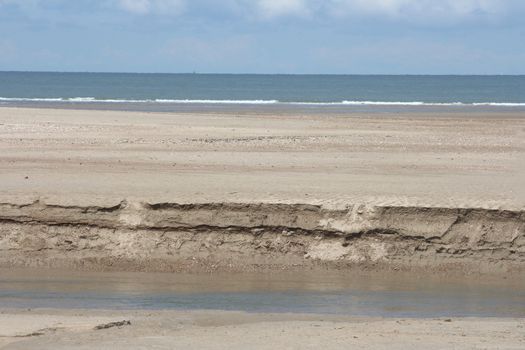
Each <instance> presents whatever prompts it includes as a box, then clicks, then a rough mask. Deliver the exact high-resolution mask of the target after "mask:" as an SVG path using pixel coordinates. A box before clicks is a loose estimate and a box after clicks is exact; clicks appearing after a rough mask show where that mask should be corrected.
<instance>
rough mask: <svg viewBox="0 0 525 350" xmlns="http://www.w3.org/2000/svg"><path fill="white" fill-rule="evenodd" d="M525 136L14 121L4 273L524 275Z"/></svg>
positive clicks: (451, 129) (28, 113)
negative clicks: (366, 270)
mask: <svg viewBox="0 0 525 350" xmlns="http://www.w3.org/2000/svg"><path fill="white" fill-rule="evenodd" d="M524 125H525V122H524V119H523V116H522V115H521V114H519V113H515V114H513V113H504V114H500V115H496V114H483V113H480V114H475V113H474V114H473V113H470V114H466V115H463V114H458V113H443V114H428V115H419V114H407V115H397V114H389V115H366V116H362V115H357V114H351V113H349V114H347V115H340V116H338V115H335V116H334V115H329V116H327V115H319V116H316V115H306V116H302V115H290V114H289V113H285V114H283V115H254V114H253V113H251V114H246V115H239V114H238V113H230V114H224V115H217V114H213V113H202V114H169V113H140V112H123V111H121V112H116V111H85V110H55V109H23V108H20V109H18V108H2V109H0V150H1V152H0V168H1V169H2V171H1V172H0V198H1V200H0V203H1V204H0V205H1V206H2V211H1V219H2V225H1V227H0V230H2V239H1V240H0V242H1V243H2V245H1V246H0V249H2V251H3V252H4V253H3V255H2V258H1V259H0V263H1V264H2V266H33V267H35V266H54V267H73V268H83V269H103V268H113V269H114V268H116V269H124V270H151V271H157V270H160V271H170V270H177V271H180V270H191V269H194V268H197V269H202V268H204V269H205V270H215V269H221V268H227V269H236V268H240V269H249V268H259V267H271V266H274V267H276V266H280V267H287V268H290V267H297V266H298V267H299V268H302V267H304V266H310V265H312V264H313V265H315V264H317V263H318V262H321V263H324V262H328V263H330V264H332V265H333V266H336V265H338V264H339V265H341V264H342V265H343V266H346V267H351V266H355V265H366V266H368V267H370V268H379V267H380V266H384V267H387V268H389V269H392V268H393V269H411V268H414V269H415V268H422V269H431V270H433V271H437V270H443V271H451V270H460V271H463V272H466V273H475V272H495V273H498V271H507V272H509V271H521V270H522V269H523V259H524V249H525V248H524V246H525V245H524V242H525V238H524V237H525V234H524V232H525V231H524V227H525V223H524V219H523V208H524V198H525V196H523V195H521V192H523V190H524V188H523V183H522V182H523V178H524V176H525V162H523V159H524V150H525V148H524V140H525V138H524V137H523V134H524V130H525V129H524ZM123 242H127V243H126V244H123Z"/></svg>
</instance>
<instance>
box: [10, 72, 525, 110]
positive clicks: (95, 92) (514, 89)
mask: <svg viewBox="0 0 525 350" xmlns="http://www.w3.org/2000/svg"><path fill="white" fill-rule="evenodd" d="M0 105H4V106H20V105H22V106H37V107H38V106H51V107H60V106H63V107H67V106H77V107H78V106H80V107H82V106H88V105H93V106H98V107H100V108H104V105H106V106H107V107H108V108H110V109H115V108H117V109H139V110H142V109H144V110H179V109H181V108H184V106H186V107H187V106H194V107H195V106H199V105H201V106H204V105H206V106H221V105H222V106H230V107H233V106H241V107H242V106H244V108H255V107H257V106H259V107H262V106H273V108H279V107H280V108H285V109H286V108H288V109H293V108H300V109H301V108H302V109H308V108H315V109H316V110H319V109H323V108H324V109H330V108H332V109H333V108H334V107H335V108H336V109H337V110H363V109H365V110H366V109H367V108H368V109H385V108H386V109H389V108H390V109H392V108H394V109H396V108H397V109H399V108H409V109H410V108H411V109H414V108H416V109H417V108H418V107H442V108H456V109H457V108H460V109H461V108H463V109H465V108H469V107H471V108H477V109H483V108H489V109H500V110H501V109H505V110H508V109H512V110H516V109H518V110H525V76H523V75H521V76H453V75H450V76H430V75H429V76H423V75H255V74H145V73H55V72H0ZM119 106H120V107H119ZM141 106H142V107H141Z"/></svg>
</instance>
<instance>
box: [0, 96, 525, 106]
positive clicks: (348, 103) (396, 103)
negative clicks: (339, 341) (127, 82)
mask: <svg viewBox="0 0 525 350" xmlns="http://www.w3.org/2000/svg"><path fill="white" fill-rule="evenodd" d="M0 101H2V102H76V103H166V104H168V103H173V104H178V103H179V104H232V105H262V104H264V105H269V104H281V105H300V106H301V105H302V106H493V107H525V103H518V102H516V103H515V102H474V103H465V102H422V101H413V102H402V101H347V100H345V101H340V102H281V101H278V100H211V99H202V100H199V99H196V100H192V99H97V98H95V97H69V98H58V97H57V98H54V97H52V98H39V97H37V98H28V97H0Z"/></svg>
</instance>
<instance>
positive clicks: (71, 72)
mask: <svg viewBox="0 0 525 350" xmlns="http://www.w3.org/2000/svg"><path fill="white" fill-rule="evenodd" d="M0 73H59V74H173V75H311V76H316V75H317V76H319V75H327V76H330V75H331V76H525V73H522V74H497V73H487V74H472V73H446V74H433V73H209V72H196V71H192V72H128V71H123V72H118V71H114V72H110V71H53V70H49V71H46V70H0Z"/></svg>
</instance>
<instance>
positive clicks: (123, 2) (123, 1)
mask: <svg viewBox="0 0 525 350" xmlns="http://www.w3.org/2000/svg"><path fill="white" fill-rule="evenodd" d="M185 5H186V2H185V1H184V0H117V6H118V7H119V8H120V9H122V10H124V11H127V12H130V13H133V14H137V15H147V14H150V13H156V14H166V15H178V14H180V13H181V12H183V11H184V8H185Z"/></svg>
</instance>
